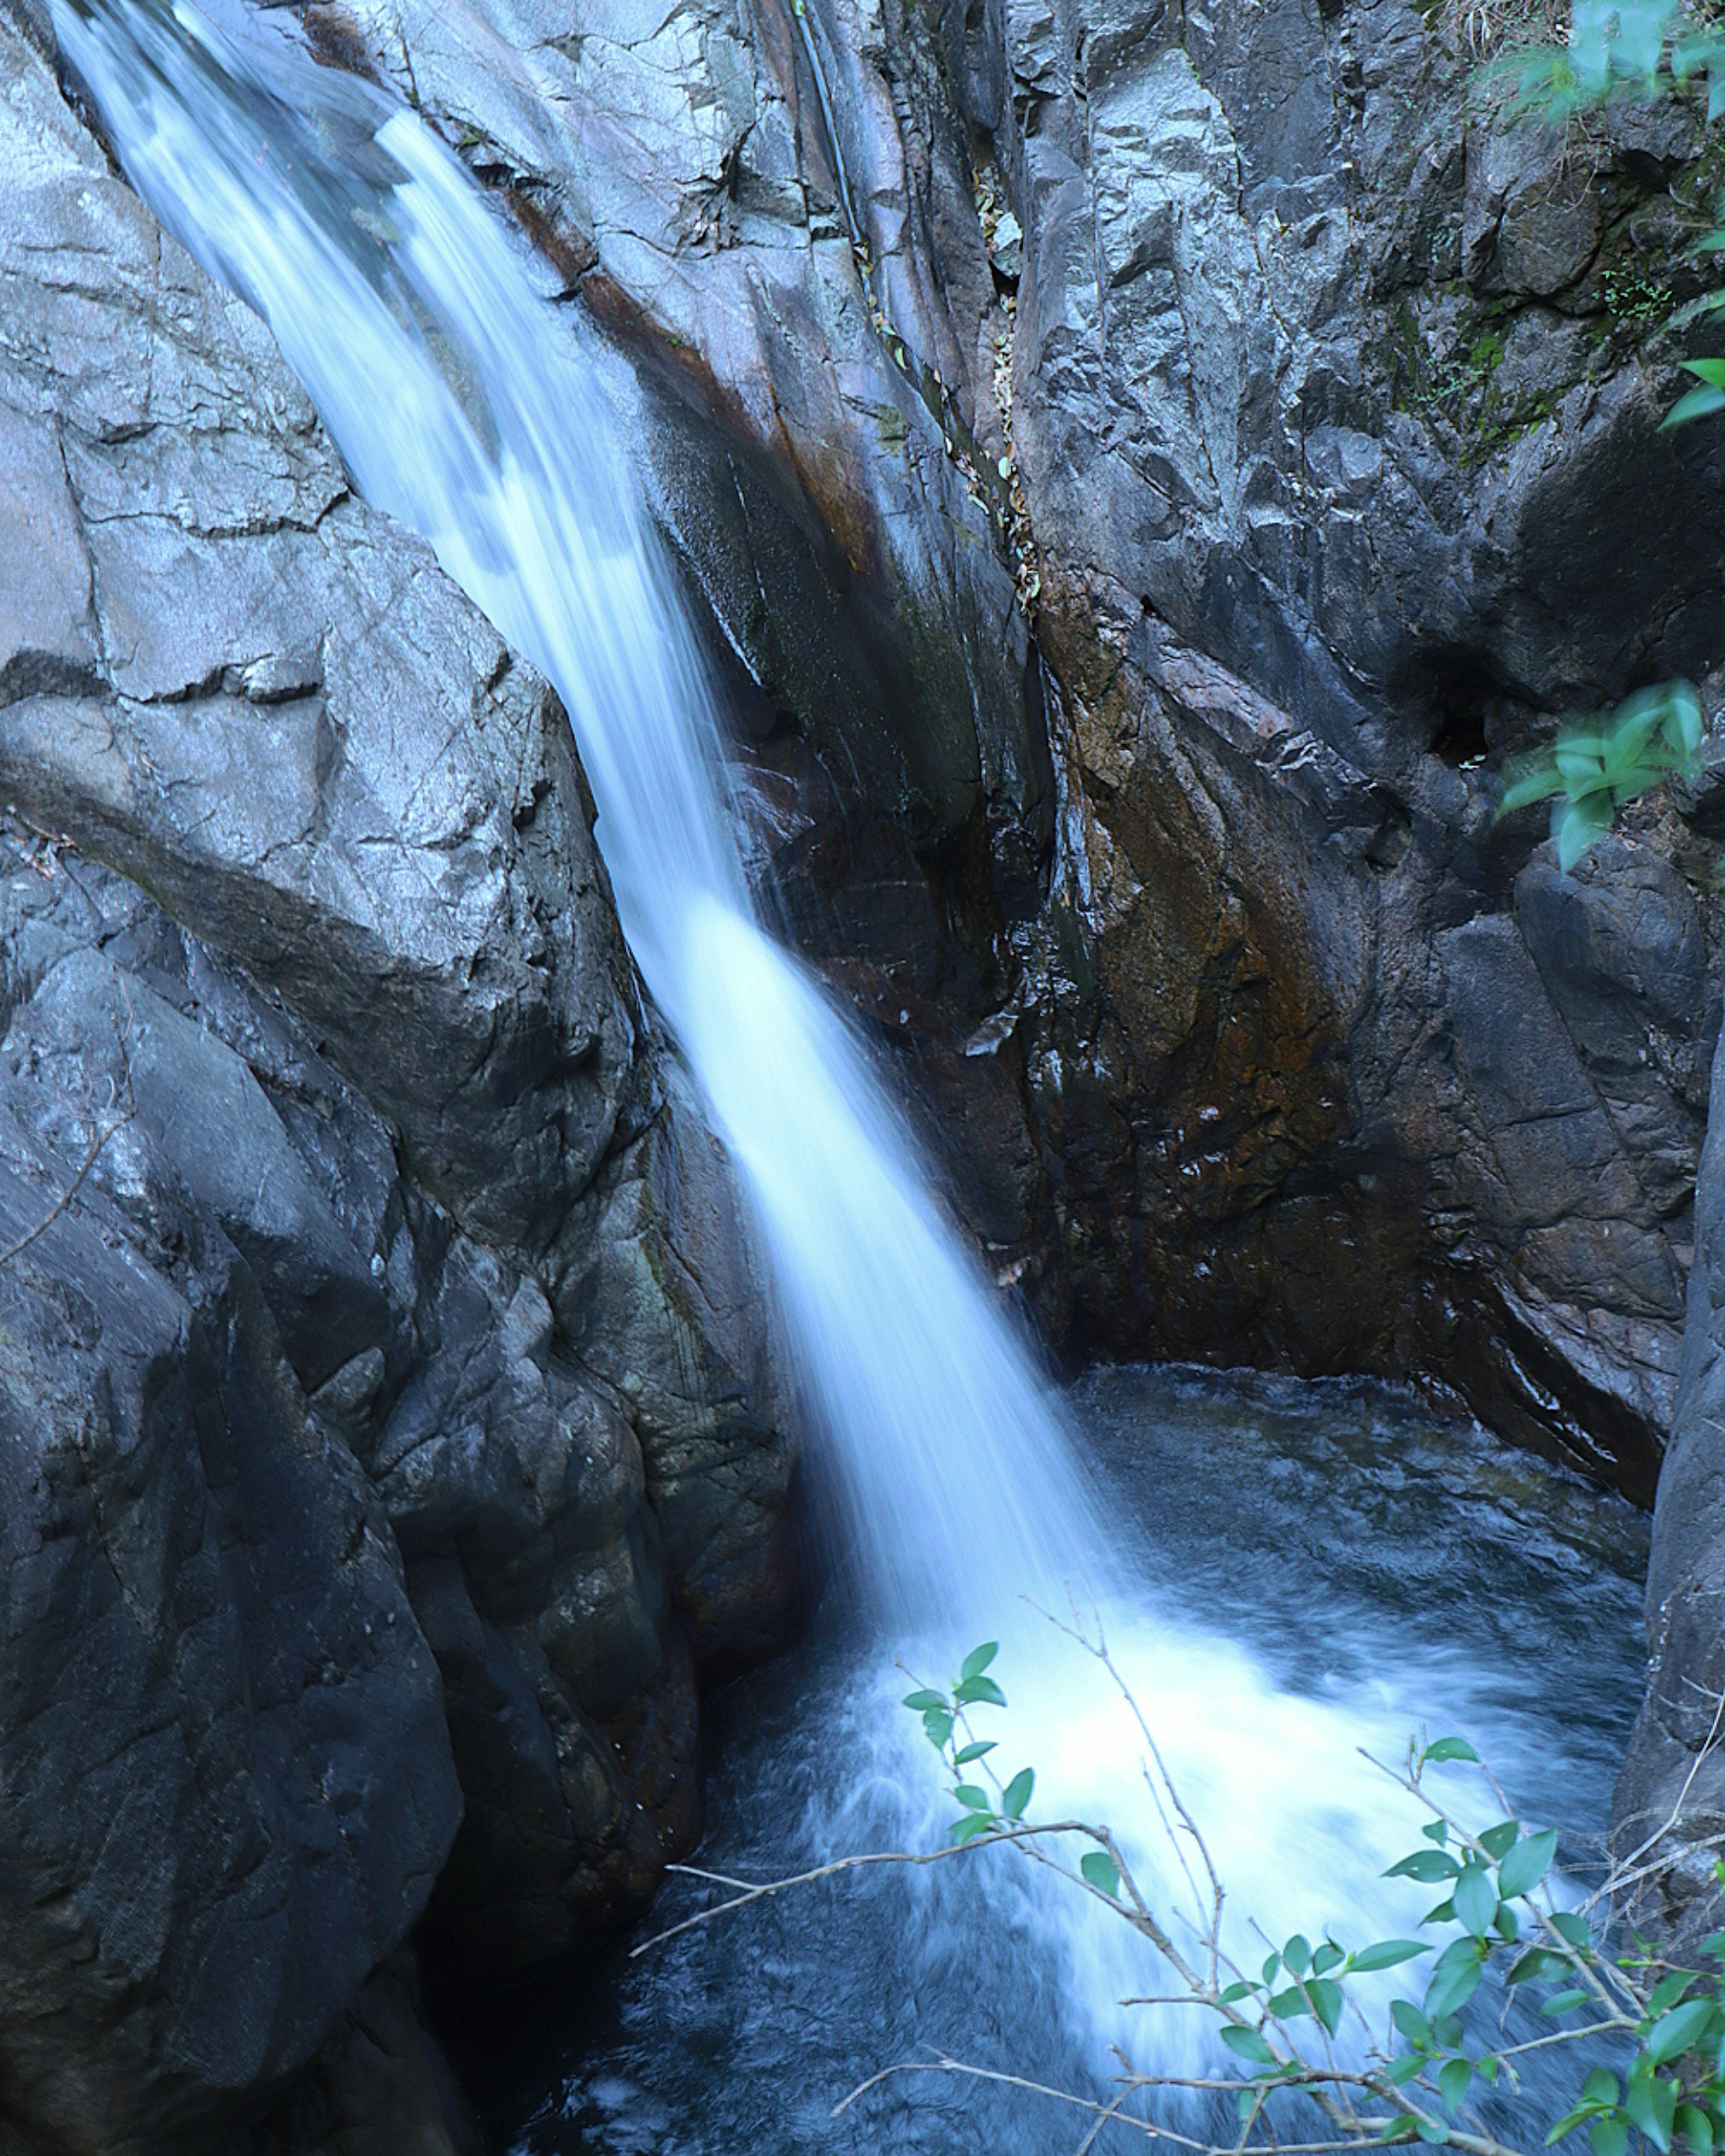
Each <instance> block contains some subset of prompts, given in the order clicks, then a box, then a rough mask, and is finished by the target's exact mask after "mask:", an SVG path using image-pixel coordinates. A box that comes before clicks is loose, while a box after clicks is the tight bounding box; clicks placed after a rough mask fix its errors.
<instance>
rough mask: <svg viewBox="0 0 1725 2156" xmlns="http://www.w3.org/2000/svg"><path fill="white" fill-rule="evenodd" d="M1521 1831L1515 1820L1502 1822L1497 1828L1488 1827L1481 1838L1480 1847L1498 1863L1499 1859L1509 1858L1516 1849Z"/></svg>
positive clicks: (1499, 1822) (1500, 1821)
mask: <svg viewBox="0 0 1725 2156" xmlns="http://www.w3.org/2000/svg"><path fill="white" fill-rule="evenodd" d="M1520 1832H1521V1828H1520V1827H1519V1826H1518V1825H1517V1824H1516V1822H1515V1820H1499V1821H1498V1823H1497V1825H1496V1826H1488V1827H1487V1828H1486V1831H1485V1832H1484V1833H1483V1834H1482V1835H1481V1836H1480V1847H1481V1849H1483V1850H1484V1851H1485V1852H1486V1856H1489V1857H1490V1858H1491V1861H1493V1863H1496V1862H1497V1860H1498V1858H1500V1857H1502V1856H1508V1854H1509V1852H1510V1851H1511V1850H1512V1849H1513V1848H1514V1847H1515V1845H1516V1836H1517V1835H1518V1834H1519V1833H1520Z"/></svg>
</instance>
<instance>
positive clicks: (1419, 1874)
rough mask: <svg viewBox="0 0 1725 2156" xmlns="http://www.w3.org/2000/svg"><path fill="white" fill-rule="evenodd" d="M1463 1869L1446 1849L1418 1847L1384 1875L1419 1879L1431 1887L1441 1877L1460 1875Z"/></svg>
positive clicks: (1451, 1877)
mask: <svg viewBox="0 0 1725 2156" xmlns="http://www.w3.org/2000/svg"><path fill="white" fill-rule="evenodd" d="M1460 1874H1461V1866H1460V1865H1459V1864H1458V1863H1457V1862H1456V1861H1455V1858H1454V1857H1453V1856H1450V1855H1449V1854H1448V1852H1447V1851H1444V1850H1441V1849H1416V1850H1415V1851H1414V1852H1413V1854H1412V1855H1411V1856H1404V1857H1403V1858H1402V1860H1401V1861H1400V1862H1399V1864H1392V1865H1391V1866H1390V1867H1389V1871H1386V1872H1385V1873H1384V1877H1385V1878H1386V1879H1417V1880H1418V1881H1420V1884H1421V1885H1422V1886H1430V1885H1432V1883H1433V1882H1434V1881H1436V1880H1439V1879H1454V1878H1456V1877H1458V1876H1460Z"/></svg>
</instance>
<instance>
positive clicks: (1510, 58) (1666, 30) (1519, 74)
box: [1484, 0, 1725, 121]
mask: <svg viewBox="0 0 1725 2156" xmlns="http://www.w3.org/2000/svg"><path fill="white" fill-rule="evenodd" d="M1484 73H1485V78H1486V81H1487V82H1488V83H1490V84H1492V85H1496V86H1497V87H1498V88H1499V89H1500V90H1502V92H1503V93H1504V95H1505V101H1506V103H1507V105H1508V107H1509V109H1510V110H1511V111H1512V113H1516V112H1519V113H1521V114H1523V115H1529V116H1533V117H1537V118H1539V119H1542V120H1551V121H1564V120H1568V119H1570V118H1572V117H1573V116H1574V115H1575V114H1577V113H1579V112H1583V111H1586V110H1590V109H1592V108H1594V107H1596V106H1599V105H1604V104H1605V103H1607V102H1608V101H1609V100H1610V99H1612V98H1614V97H1618V96H1622V95H1632V96H1638V97H1643V98H1652V97H1661V96H1668V95H1671V94H1672V93H1673V92H1674V91H1681V90H1685V89H1686V88H1687V86H1688V85H1691V84H1692V83H1695V82H1697V81H1705V83H1706V84H1707V118H1708V119H1709V120H1710V121H1712V120H1717V119H1718V118H1719V116H1720V115H1721V114H1722V113H1725V36H1722V35H1721V33H1719V31H1718V30H1717V28H1714V27H1712V25H1710V24H1707V23H1695V22H1694V21H1693V19H1692V17H1691V15H1690V13H1689V11H1688V10H1687V9H1686V8H1685V7H1684V6H1683V5H1681V0H1572V6H1571V8H1570V17H1569V39H1568V44H1565V45H1548V44H1538V45H1532V46H1528V47H1525V48H1524V49H1522V50H1521V51H1519V52H1515V53H1511V54H1507V55H1506V56H1505V57H1504V58H1503V59H1501V60H1497V61H1494V62H1492V63H1491V65H1490V66H1489V67H1487V68H1486V69H1485V71H1484Z"/></svg>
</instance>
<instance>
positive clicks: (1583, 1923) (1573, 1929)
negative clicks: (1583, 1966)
mask: <svg viewBox="0 0 1725 2156" xmlns="http://www.w3.org/2000/svg"><path fill="white" fill-rule="evenodd" d="M1551 1926H1552V1929H1553V1931H1554V1932H1555V1933H1557V1934H1558V1938H1562V1939H1565V1940H1567V1941H1568V1943H1569V1944H1570V1945H1571V1946H1572V1947H1574V1949H1575V1951H1576V1952H1577V1953H1591V1952H1592V1950H1593V1943H1594V1934H1593V1928H1592V1926H1591V1925H1590V1924H1589V1922H1588V1921H1587V1918H1586V1917H1578V1916H1577V1915H1576V1914H1575V1912H1574V1910H1573V1909H1554V1910H1553V1912H1552V1917H1551Z"/></svg>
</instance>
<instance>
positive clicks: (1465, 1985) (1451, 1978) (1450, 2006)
mask: <svg viewBox="0 0 1725 2156" xmlns="http://www.w3.org/2000/svg"><path fill="white" fill-rule="evenodd" d="M1479 1988H1480V1964H1479V1963H1478V1961H1477V1960H1476V1959H1469V1960H1467V1961H1465V1962H1455V1963H1451V1964H1450V1967H1449V1968H1448V1969H1444V1968H1441V1967H1440V1969H1439V1970H1438V1973H1437V1974H1436V1975H1435V1976H1434V1977H1433V1979H1431V1982H1430V1984H1428V1985H1427V1986H1426V1991H1425V2010H1426V2012H1427V2013H1428V2014H1429V2015H1431V2017H1432V2019H1433V2020H1436V2019H1437V2018H1438V2016H1439V2015H1443V2014H1453V2013H1455V2011H1456V2010H1457V2009H1458V2008H1460V2007H1463V2006H1465V2005H1466V2004H1467V2002H1468V2000H1469V1999H1471V1998H1472V1997H1473V1995H1474V1994H1475V1992H1476V1991H1477V1990H1478V1989H1479Z"/></svg>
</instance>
